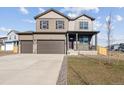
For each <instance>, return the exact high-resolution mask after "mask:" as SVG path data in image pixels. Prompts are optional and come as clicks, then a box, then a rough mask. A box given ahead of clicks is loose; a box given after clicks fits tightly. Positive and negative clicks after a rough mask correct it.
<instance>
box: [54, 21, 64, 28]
mask: <svg viewBox="0 0 124 93" xmlns="http://www.w3.org/2000/svg"><path fill="white" fill-rule="evenodd" d="M56 29H64V21H56Z"/></svg>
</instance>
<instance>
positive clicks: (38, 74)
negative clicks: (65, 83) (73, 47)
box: [0, 54, 64, 85]
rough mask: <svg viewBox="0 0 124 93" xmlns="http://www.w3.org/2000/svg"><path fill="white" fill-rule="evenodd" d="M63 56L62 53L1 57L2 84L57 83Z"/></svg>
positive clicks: (0, 73) (0, 77)
mask: <svg viewBox="0 0 124 93" xmlns="http://www.w3.org/2000/svg"><path fill="white" fill-rule="evenodd" d="M63 57H64V55H62V54H46V55H45V54H17V55H9V56H3V57H0V84H4V85H5V84H7V85H8V84H12V85H13V84H16V85H20V84H21V85H23V84H26V85H29V84H37V85H38V84H56V82H57V79H58V76H59V71H60V69H61V65H62V61H63Z"/></svg>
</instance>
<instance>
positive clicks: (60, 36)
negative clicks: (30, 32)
mask: <svg viewBox="0 0 124 93" xmlns="http://www.w3.org/2000/svg"><path fill="white" fill-rule="evenodd" d="M34 39H35V40H38V39H40V40H65V39H66V36H65V34H34Z"/></svg>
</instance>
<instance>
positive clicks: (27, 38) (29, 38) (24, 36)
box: [19, 35, 33, 40]
mask: <svg viewBox="0 0 124 93" xmlns="http://www.w3.org/2000/svg"><path fill="white" fill-rule="evenodd" d="M19 40H33V36H32V35H19Z"/></svg>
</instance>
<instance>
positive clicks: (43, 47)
mask: <svg viewBox="0 0 124 93" xmlns="http://www.w3.org/2000/svg"><path fill="white" fill-rule="evenodd" d="M37 53H38V54H64V53H65V47H64V40H63V41H56V40H45V41H38V42H37Z"/></svg>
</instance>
